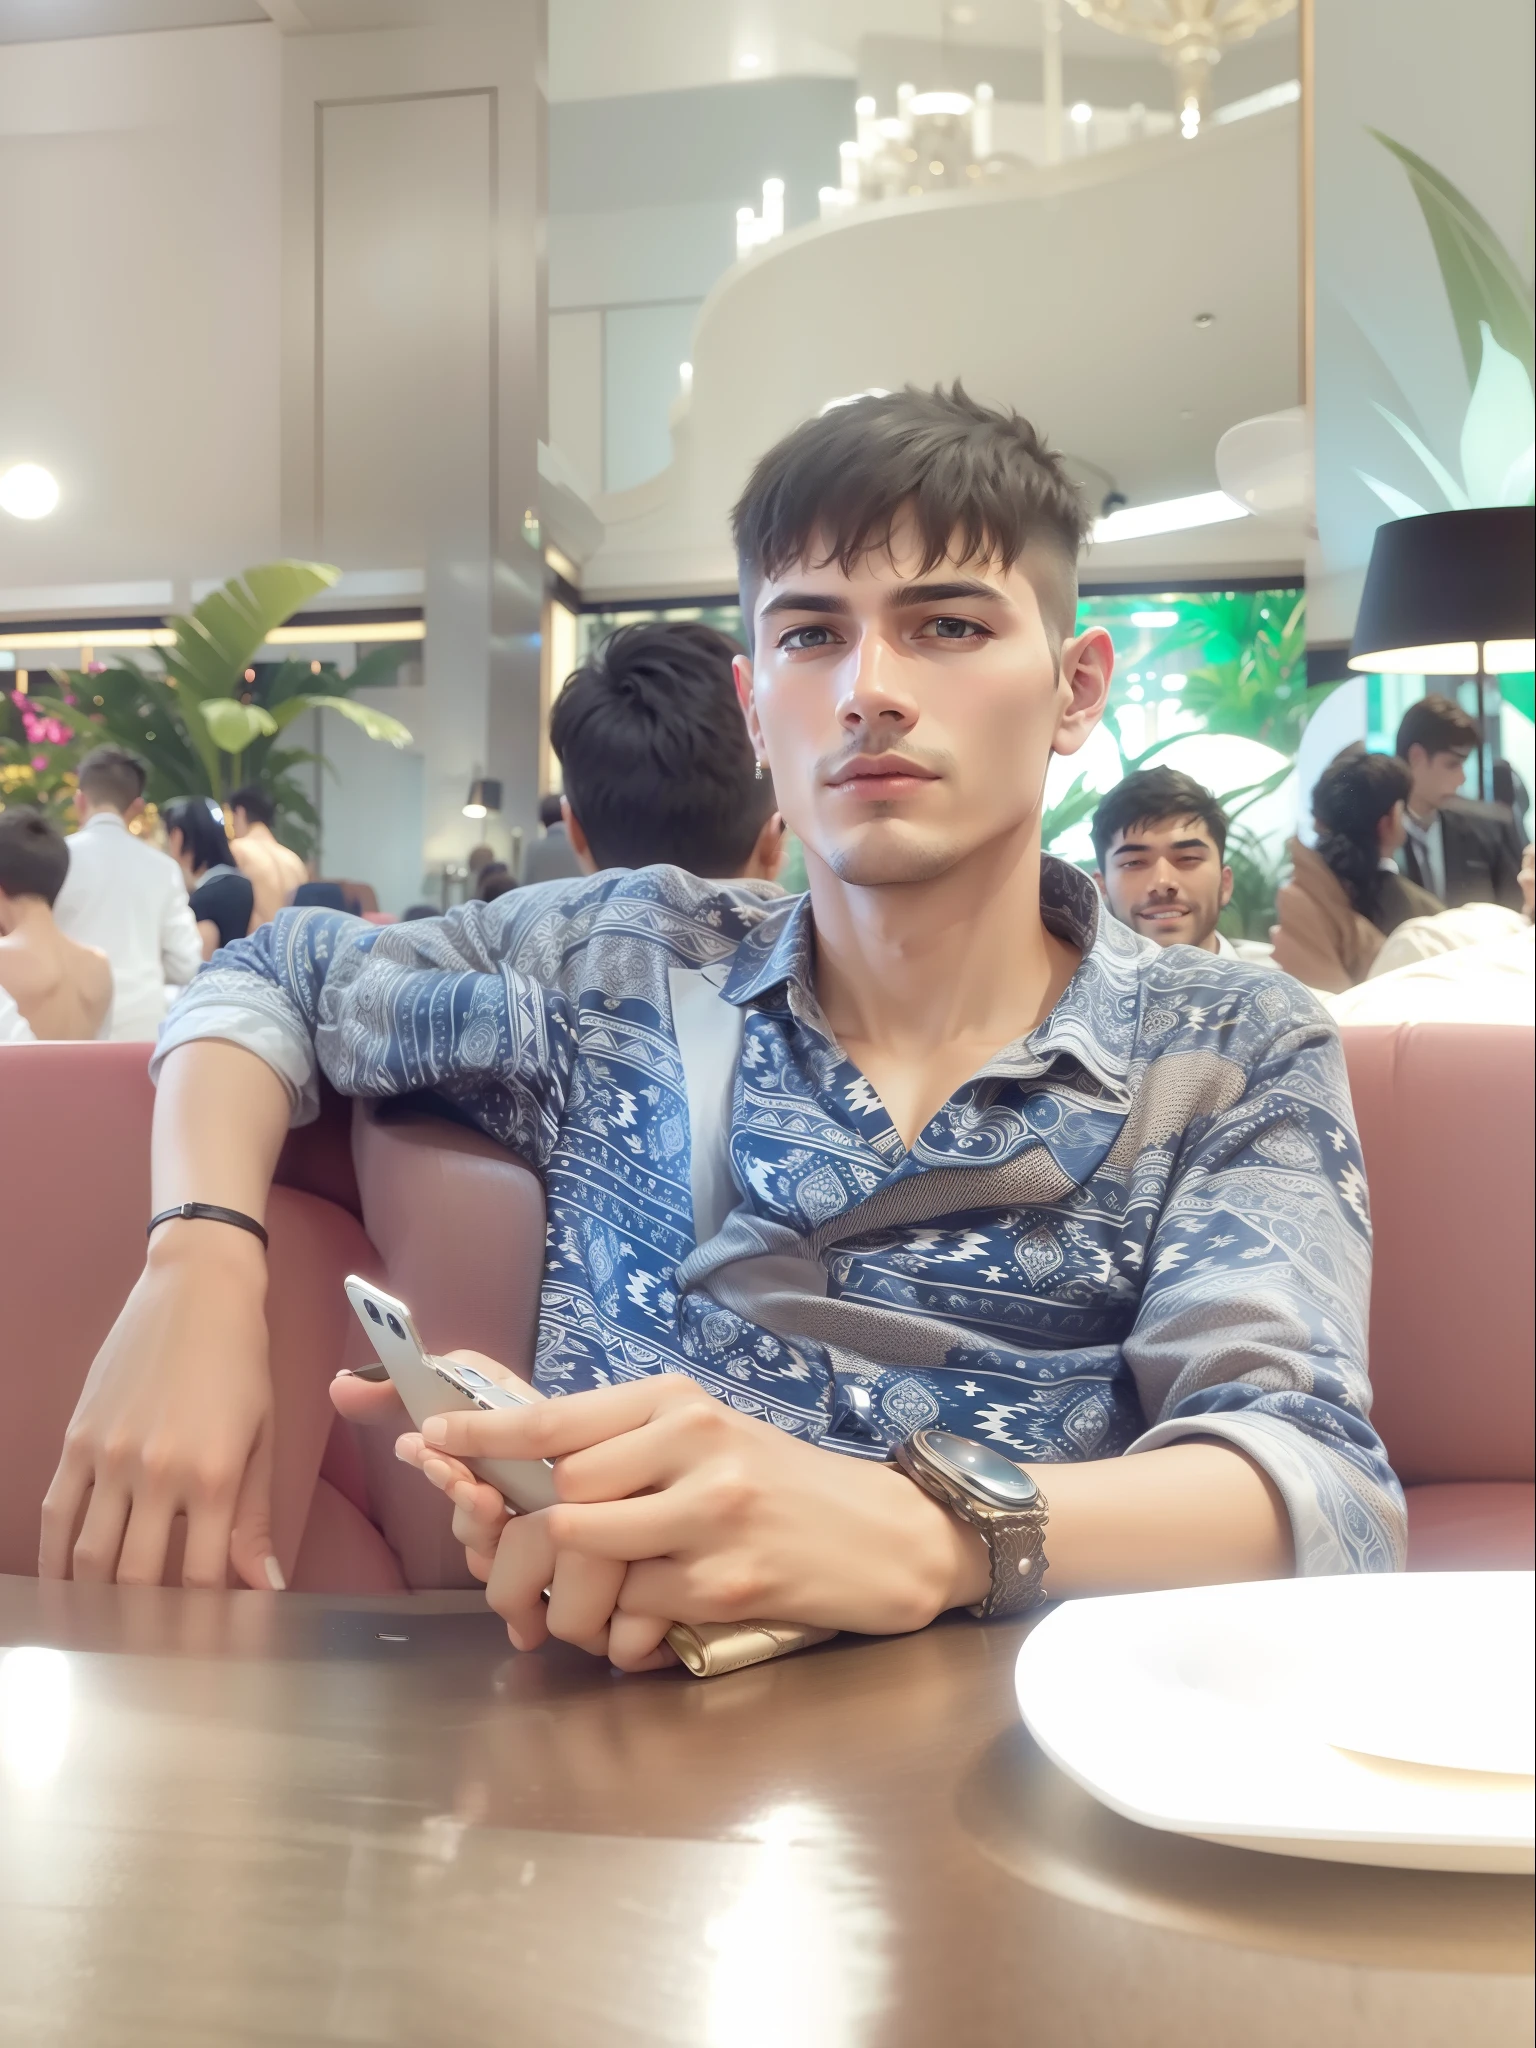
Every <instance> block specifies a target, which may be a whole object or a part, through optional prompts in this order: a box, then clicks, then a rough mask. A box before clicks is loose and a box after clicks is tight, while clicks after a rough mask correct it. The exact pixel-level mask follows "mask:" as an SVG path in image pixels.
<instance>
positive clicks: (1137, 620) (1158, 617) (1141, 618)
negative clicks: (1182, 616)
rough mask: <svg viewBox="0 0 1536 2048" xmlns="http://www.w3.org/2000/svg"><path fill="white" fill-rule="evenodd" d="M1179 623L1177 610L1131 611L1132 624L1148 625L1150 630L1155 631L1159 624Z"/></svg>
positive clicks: (1173, 624)
mask: <svg viewBox="0 0 1536 2048" xmlns="http://www.w3.org/2000/svg"><path fill="white" fill-rule="evenodd" d="M1178 623H1179V615H1178V613H1177V612H1132V613H1131V624H1132V625H1133V626H1146V627H1147V628H1148V629H1149V630H1151V631H1154V632H1155V631H1156V630H1157V628H1158V627H1159V626H1176V625H1177V624H1178Z"/></svg>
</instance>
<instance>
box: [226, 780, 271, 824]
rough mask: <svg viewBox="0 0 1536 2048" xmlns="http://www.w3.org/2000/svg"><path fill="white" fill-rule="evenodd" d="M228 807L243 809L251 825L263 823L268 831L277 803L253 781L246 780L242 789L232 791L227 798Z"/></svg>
mask: <svg viewBox="0 0 1536 2048" xmlns="http://www.w3.org/2000/svg"><path fill="white" fill-rule="evenodd" d="M229 808H230V809H231V810H232V811H244V813H245V815H246V816H247V817H248V818H249V819H250V821H251V823H252V824H253V825H265V826H266V828H267V830H268V831H269V832H270V831H271V829H272V821H273V819H274V818H275V817H276V816H277V805H276V804H275V803H273V801H272V799H271V797H270V796H268V794H267V792H266V791H265V790H264V789H261V788H259V787H258V785H257V784H256V783H254V782H248V783H246V785H245V787H244V788H243V789H237V790H235V791H234V792H233V794H232V795H231V796H230V799H229Z"/></svg>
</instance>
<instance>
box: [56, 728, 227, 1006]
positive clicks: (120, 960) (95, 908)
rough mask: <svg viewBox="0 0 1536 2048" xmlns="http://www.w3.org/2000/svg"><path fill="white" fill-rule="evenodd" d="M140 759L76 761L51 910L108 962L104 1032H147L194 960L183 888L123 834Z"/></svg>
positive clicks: (136, 794) (145, 847) (199, 959)
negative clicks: (62, 872)
mask: <svg viewBox="0 0 1536 2048" xmlns="http://www.w3.org/2000/svg"><path fill="white" fill-rule="evenodd" d="M147 780H148V776H147V773H146V770H145V767H144V763H143V762H142V761H140V760H139V759H138V757H137V756H136V755H134V754H130V753H128V752H127V751H126V750H125V749H124V748H122V747H111V746H107V747H96V748H93V749H92V751H91V752H90V753H89V754H87V755H86V757H85V759H84V760H83V761H82V762H81V763H80V786H79V788H78V789H77V790H76V791H75V815H76V817H77V818H78V819H79V820H80V830H79V831H78V832H75V833H72V834H71V835H70V837H69V839H68V840H67V841H66V844H67V846H68V848H69V875H68V878H67V880H66V881H65V883H64V886H63V888H62V889H61V890H60V891H59V894H58V897H57V899H56V901H55V903H54V906H53V914H54V917H55V919H56V920H57V923H58V927H59V930H60V931H61V932H63V934H64V936H65V937H66V938H69V939H73V940H74V941H75V942H76V944H77V945H81V946H96V947H99V948H100V950H101V951H102V952H103V953H105V954H106V956H107V959H108V960H109V961H110V962H111V964H112V1013H111V1016H110V1017H109V1018H108V1020H107V1024H106V1027H105V1029H104V1030H103V1032H102V1034H101V1035H102V1036H103V1037H104V1038H113V1039H143V1038H153V1037H154V1035H155V1033H156V1031H157V1030H158V1029H159V1027H160V1020H161V1018H162V1017H163V1016H164V1015H165V991H166V984H167V983H169V984H171V986H172V987H175V988H180V987H183V986H184V985H185V984H186V983H187V982H189V981H190V980H191V979H192V977H193V975H194V974H196V972H197V970H198V969H199V968H200V967H201V966H202V964H203V945H202V941H201V939H199V937H198V935H197V920H196V918H195V917H194V916H193V915H192V912H191V909H190V907H189V906H188V903H187V885H186V883H185V881H183V879H182V874H181V869H180V868H179V867H177V865H176V863H175V861H173V860H172V859H171V857H170V855H169V854H168V853H162V852H161V851H160V850H159V848H158V847H155V846H151V845H150V844H149V843H148V841H147V840H143V839H139V838H136V837H135V836H134V834H133V833H131V832H130V831H129V830H128V827H129V826H130V825H131V824H132V823H133V821H134V820H135V819H136V818H138V817H140V816H141V815H142V813H143V810H144V785H145V783H146V781H147Z"/></svg>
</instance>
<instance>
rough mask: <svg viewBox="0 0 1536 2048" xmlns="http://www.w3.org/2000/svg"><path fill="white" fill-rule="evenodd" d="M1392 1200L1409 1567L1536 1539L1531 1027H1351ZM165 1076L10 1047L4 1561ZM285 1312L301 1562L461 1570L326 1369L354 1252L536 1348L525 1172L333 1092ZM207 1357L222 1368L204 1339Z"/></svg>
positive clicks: (464, 1138)
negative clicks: (353, 1418)
mask: <svg viewBox="0 0 1536 2048" xmlns="http://www.w3.org/2000/svg"><path fill="white" fill-rule="evenodd" d="M1345 1044H1346V1051H1347V1056H1348V1060H1349V1069H1350V1076H1351V1081H1352V1085H1353V1088H1354V1093H1355V1101H1356V1107H1357V1110H1358V1113H1359V1118H1360V1125H1361V1131H1362V1136H1363V1139H1364V1145H1365V1157H1366V1167H1367V1172H1368V1176H1369V1179H1370V1185H1371V1199H1372V1204H1373V1209H1374V1212H1375V1218H1376V1245H1377V1253H1376V1280H1375V1290H1374V1295H1373V1300H1372V1316H1371V1362H1372V1376H1373V1379H1374V1381H1375V1386H1376V1402H1377V1405H1376V1420H1377V1423H1378V1425H1379V1427H1380V1428H1381V1431H1382V1434H1383V1436H1384V1437H1385V1440H1386V1442H1387V1445H1388V1448H1389V1450H1390V1451H1391V1453H1392V1456H1393V1460H1394V1463H1395V1464H1396V1467H1397V1470H1398V1471H1399V1473H1400V1474H1401V1476H1402V1478H1403V1480H1404V1483H1405V1485H1406V1486H1407V1488H1408V1500H1409V1526H1410V1560H1409V1561H1410V1567H1411V1568H1417V1569H1419V1570H1437V1569H1454V1568H1471V1567H1474V1566H1478V1565H1483V1566H1504V1567H1512V1566H1526V1567H1528V1566H1529V1565H1530V1564H1531V1562H1532V1551H1533V1502H1536V1487H1533V1479H1536V1469H1533V1453H1532V1420H1533V1416H1532V1330H1533V1306H1532V1237H1533V1198H1532V1165H1533V1161H1532V1149H1533V1148H1532V1110H1533V1064H1536V1062H1533V1051H1536V1048H1533V1034H1532V1033H1531V1032H1530V1031H1527V1030H1522V1029H1519V1028H1516V1027H1504V1026H1500V1027H1488V1028H1486V1029H1477V1028H1474V1027H1464V1026H1450V1025H1424V1026H1403V1027H1384V1026H1371V1027H1367V1028H1361V1029H1358V1030H1354V1031H1349V1032H1346V1034H1345ZM151 1105H152V1091H151V1089H150V1086H149V1082H148V1080H147V1078H146V1075H145V1071H144V1051H143V1048H142V1047H136V1046H108V1045H101V1046H97V1045H40V1046H17V1047H7V1048H5V1049H4V1050H3V1051H0V1149H3V1158H4V1167H5V1170H4V1176H3V1180H0V1187H3V1189H4V1198H3V1199H4V1210H3V1216H4V1227H3V1238H0V1259H3V1281H0V1393H3V1399H4V1415H5V1429H6V1440H5V1449H4V1452H3V1455H0V1473H3V1481H4V1483H3V1484H0V1571H7V1572H21V1573H27V1572H31V1571H33V1570H35V1568H36V1554H37V1527H38V1510H39V1507H40V1504H41V1501H42V1496H43V1493H44V1491H45V1489H46V1486H47V1483H48V1479H49V1477H50V1475H51V1473H52V1471H53V1467H54V1464H55V1462H56V1460H57V1457H58V1450H59V1445H60V1443H61V1441H62V1438H63V1435H64V1430H65V1427H66V1425H67V1423H68V1420H69V1416H70V1414H71V1412H72V1410H73V1408H74V1404H75V1400H76V1397H77V1395H78V1393H79V1389H80V1386H81V1383H82V1381H83V1379H84V1377H85V1374H86V1372H87V1370H88V1369H89V1366H90V1362H91V1359H92V1357H93V1356H94V1354H95V1352H96V1350H97V1348H98V1346H99V1345H100V1343H101V1340H102V1338H103V1337H104V1336H105V1334H106V1332H107V1330H108V1328H109V1327H110V1325H111V1322H112V1319H113V1317H114V1315H115V1314H116V1312H117V1310H118V1308H119V1306H120V1305H121V1303H122V1301H123V1299H124V1297H125V1296H126V1294H127V1292H128V1290H129V1288H130V1287H131V1286H132V1284H133V1281H134V1278H135V1276H136V1275H137V1273H138V1271H139V1268H140V1264H141V1261H142V1256H143V1244H144V1220H145V1218H146V1217H147V1215H148V1213H149V1168H148V1158H149V1123H150V1111H151ZM279 1182H280V1184H279V1186H278V1187H277V1188H276V1189H275V1190H274V1193H273V1197H272V1204H271V1210H270V1214H269V1227H270V1229H271V1234H272V1252H271V1275H272V1281H271V1290H270V1295H269V1302H268V1319H269V1323H270V1327H271V1339H272V1365H273V1373H274V1377H275V1380H276V1382H277V1385H278V1390H279V1411H280V1431H279V1442H278V1445H277V1466H278V1477H277V1482H276V1487H275V1494H274V1542H275V1547H276V1550H277V1554H278V1556H279V1559H280V1560H281V1562H282V1563H283V1566H284V1569H285V1570H286V1571H287V1573H288V1576H289V1582H290V1584H291V1585H294V1586H296V1587H306V1588H310V1589H312V1590H329V1591H348V1592H373V1591H378V1592H383V1591H390V1590H395V1589H398V1588H400V1587H402V1586H410V1587H425V1586H442V1585H463V1584H468V1583H470V1582H469V1581H468V1579H467V1577H466V1575H465V1571H464V1566H463V1559H462V1554H461V1553H460V1552H459V1551H458V1549H457V1546H455V1545H454V1544H453V1542H452V1539H451V1536H450V1534H449V1531H448V1528H447V1522H446V1516H445V1513H444V1511H443V1506H442V1503H441V1502H440V1501H439V1499H438V1497H437V1496H436V1495H435V1494H433V1493H432V1492H431V1490H430V1489H429V1488H427V1487H426V1486H425V1485H424V1484H423V1482H422V1481H421V1480H420V1478H419V1477H418V1476H417V1475H416V1474H414V1473H411V1472H409V1471H408V1470H406V1469H405V1468H404V1467H402V1466H401V1465H400V1464H399V1463H398V1462H397V1461H396V1459H395V1458H394V1456H393V1447H392V1443H391V1442H390V1441H388V1440H387V1438H386V1436H385V1433H384V1432H380V1431H370V1430H352V1429H349V1428H348V1427H346V1426H344V1425H342V1424H341V1423H339V1422H336V1421H335V1420H334V1418H333V1416H332V1411H331V1409H330V1405H329V1402H328V1400H327V1398H326V1391H325V1390H326V1386H327V1384H328V1382H329V1379H330V1377H331V1374H332V1373H333V1372H334V1371H335V1369H336V1368H337V1366H338V1365H340V1364H343V1363H347V1362H355V1361H356V1360H358V1359H359V1358H360V1357H362V1356H365V1355H366V1353H367V1347H366V1344H365V1343H364V1341H363V1339H362V1336H361V1332H360V1331H358V1330H357V1329H356V1328H355V1326H354V1324H353V1321H352V1317H351V1312H350V1310H349V1309H348V1308H347V1305H346V1302H345V1300H344V1298H343V1295H342V1291H341V1286H340V1281H341V1277H342V1275H343V1274H345V1273H346V1272H348V1271H350V1270H358V1271H363V1272H367V1273H371V1274H373V1275H374V1276H375V1277H377V1278H379V1279H381V1280H382V1281H383V1282H384V1283H385V1284H386V1285H388V1286H390V1287H391V1288H392V1289H393V1290H394V1291H395V1292H396V1293H399V1294H401V1295H402V1296H404V1298H405V1299H406V1300H408V1301H409V1302H410V1303H411V1304H412V1307H413V1309H414V1310H415V1313H416V1316H417V1320H418V1323H419V1325H420V1327H421V1331H422V1335H423V1337H424V1339H425V1341H426V1342H427V1344H429V1345H430V1346H432V1347H433V1348H435V1349H441V1350H446V1349H449V1348H452V1347H454V1346H458V1345H469V1346H473V1347H475V1348H477V1349H479V1350H483V1351H486V1352H489V1353H491V1354H492V1355H494V1356H497V1357H499V1358H501V1359H503V1360H504V1361H505V1362H506V1363H507V1364H508V1365H510V1366H511V1367H513V1368H514V1369H515V1370H519V1371H522V1372H524V1373H526V1372H527V1371H529V1369H530V1367H531V1362H532V1355H533V1339H534V1326H535V1318H536V1312H537V1294H538V1280H539V1273H540V1270H541V1267H542V1261H543V1248H544V1227H543V1224H544V1211H543V1195H542V1190H541V1188H540V1186H539V1183H538V1181H537V1179H536V1178H535V1176H534V1175H533V1174H532V1173H530V1172H529V1171H528V1169H527V1168H526V1167H524V1166H523V1165H521V1164H520V1163H519V1162H518V1161H517V1160H516V1159H514V1158H512V1157H511V1156H510V1155H509V1154H507V1153H505V1152H503V1151H502V1150H501V1149H500V1148H499V1147H498V1146H496V1145H494V1144H492V1143H491V1142H490V1141H489V1140H488V1139H485V1138H482V1137H480V1136H478V1135H476V1134H474V1133H472V1132H467V1131H464V1130H461V1129H459V1128H458V1127H457V1126H455V1125H452V1124H449V1123H445V1122H443V1121H440V1120H439V1119H436V1118H429V1117H423V1116H406V1117H398V1116H392V1115H391V1114H390V1112H389V1110H388V1109H387V1108H385V1109H384V1110H382V1111H380V1110H379V1109H376V1108H372V1107H364V1106H363V1105H349V1104H345V1103H342V1102H340V1101H339V1100H337V1099H336V1098H335V1097H329V1098H328V1100H327V1102H326V1107H325V1113H324V1115H323V1117H322V1119H321V1121H320V1122H319V1123H318V1124H316V1125H314V1126H311V1127H310V1128H309V1129H307V1130H304V1131H300V1132H296V1133H295V1134H294V1136H293V1137H292V1138H291V1139H290V1141H289V1144H288V1147H287V1149H286V1151H285V1153H284V1155H283V1161H282V1165H281V1167H280V1169H279ZM208 1363H209V1370H210V1372H216V1371H217V1370H218V1360H217V1358H214V1357H210V1359H209V1362H208Z"/></svg>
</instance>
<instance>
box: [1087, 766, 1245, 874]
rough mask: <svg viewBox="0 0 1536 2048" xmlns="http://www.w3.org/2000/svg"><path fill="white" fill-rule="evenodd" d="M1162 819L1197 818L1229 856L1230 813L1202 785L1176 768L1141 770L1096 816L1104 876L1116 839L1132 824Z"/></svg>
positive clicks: (1095, 835) (1095, 829) (1109, 797)
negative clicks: (1228, 831) (1228, 823)
mask: <svg viewBox="0 0 1536 2048" xmlns="http://www.w3.org/2000/svg"><path fill="white" fill-rule="evenodd" d="M1162 818H1198V819H1199V820H1200V822H1201V824H1202V825H1203V826H1204V827H1205V829H1206V831H1207V832H1209V833H1210V835H1211V837H1212V839H1214V840H1215V842H1216V851H1217V853H1218V854H1219V855H1220V857H1221V858H1222V859H1223V860H1225V859H1226V857H1227V814H1226V812H1225V811H1224V810H1223V809H1222V808H1221V805H1220V804H1219V803H1218V802H1217V800H1216V798H1215V797H1214V796H1213V795H1212V794H1211V792H1210V791H1209V790H1208V789H1207V788H1206V786H1205V784H1204V783H1203V782H1196V780H1195V778H1194V777H1193V775H1181V774H1180V773H1179V771H1178V769H1177V768H1138V769H1137V770H1136V772H1135V773H1134V774H1133V775H1127V776H1126V778H1125V780H1124V781H1123V782H1117V783H1116V784H1115V786H1114V788H1113V789H1112V790H1111V791H1110V792H1109V794H1108V795H1107V796H1106V797H1105V798H1104V800H1103V802H1102V803H1101V804H1100V805H1099V808H1098V809H1097V810H1096V811H1095V812H1094V814H1093V827H1092V830H1093V850H1094V852H1095V854H1096V855H1097V856H1098V862H1099V871H1100V873H1101V874H1102V872H1103V870H1104V865H1105V862H1106V861H1107V860H1108V859H1109V851H1110V848H1111V847H1112V846H1113V845H1114V843H1115V836H1116V834H1117V833H1120V832H1129V830H1130V829H1131V827H1132V826H1133V825H1152V824H1156V823H1157V822H1158V821H1159V820H1160V819H1162Z"/></svg>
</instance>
